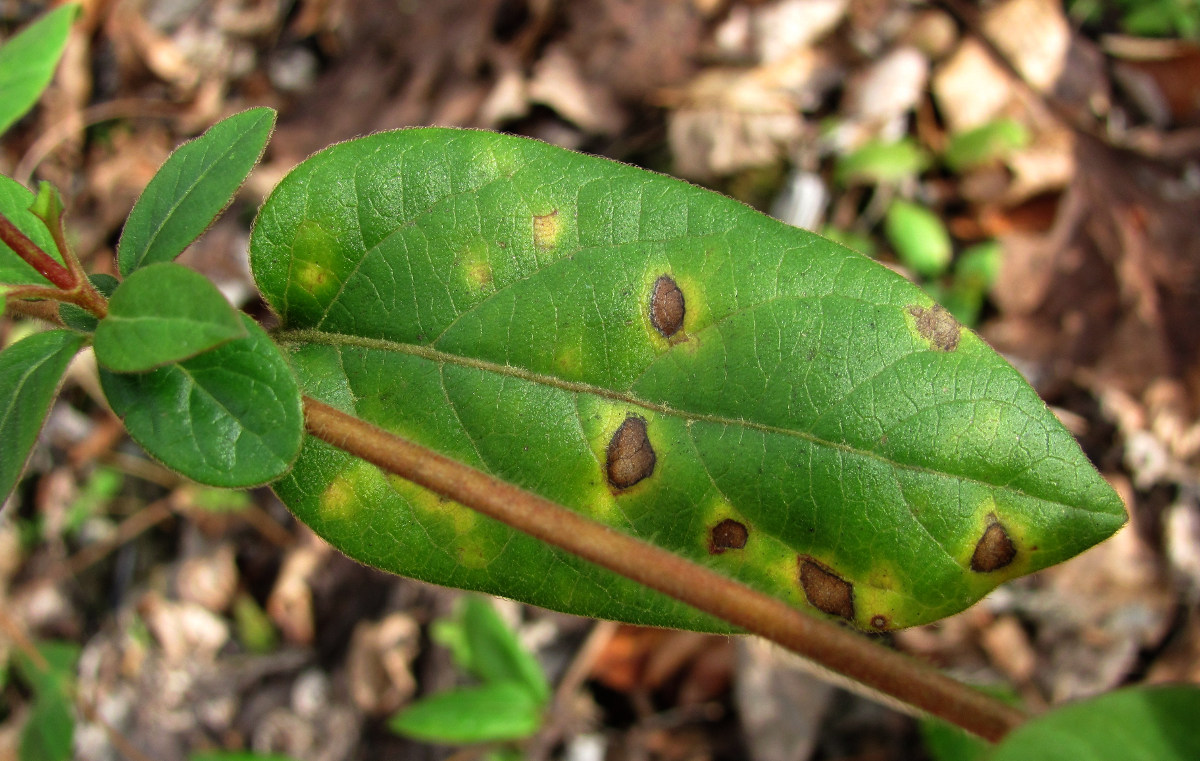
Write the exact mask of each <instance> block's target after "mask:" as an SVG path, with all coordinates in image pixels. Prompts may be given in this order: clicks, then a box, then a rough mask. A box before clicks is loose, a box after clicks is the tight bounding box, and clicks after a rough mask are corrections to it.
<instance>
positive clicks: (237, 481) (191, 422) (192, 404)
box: [100, 315, 304, 487]
mask: <svg viewBox="0 0 1200 761" xmlns="http://www.w3.org/2000/svg"><path fill="white" fill-rule="evenodd" d="M241 319H242V323H243V325H245V327H246V330H247V333H248V335H247V336H246V337H244V338H238V339H235V340H233V341H230V342H229V343H226V344H223V345H221V346H218V347H217V348H215V349H212V350H211V351H206V352H204V353H203V354H199V355H197V356H195V357H192V358H191V359H188V360H185V361H183V362H179V363H177V364H172V365H166V366H164V367H160V368H158V369H156V370H151V371H150V372H148V373H137V374H125V373H114V372H110V371H108V370H105V369H103V368H101V370H100V382H101V384H102V386H103V388H104V394H105V396H107V397H108V402H109V404H111V405H112V408H113V411H114V412H116V413H117V414H118V415H119V416H120V417H121V418H122V419H123V420H124V421H125V427H126V428H127V429H128V430H129V435H130V436H132V437H133V439H134V441H136V442H137V443H138V444H141V446H142V448H143V449H145V450H146V452H147V453H148V454H150V455H151V456H152V457H154V458H156V459H158V460H160V461H161V462H162V463H163V464H165V465H167V466H168V467H170V468H173V469H175V470H177V471H179V472H180V473H182V474H183V475H185V476H187V477H188V478H191V479H193V480H196V481H199V482H200V483H204V484H209V485H210V486H226V487H243V486H254V485H257V484H263V483H266V482H268V481H272V480H274V479H276V478H278V477H279V476H280V475H282V474H283V473H285V472H286V471H287V470H288V468H290V467H291V465H292V462H293V461H294V460H295V459H296V453H297V451H298V450H299V448H300V441H301V438H302V436H303V433H304V420H303V416H302V414H301V411H300V394H299V390H298V389H297V387H296V378H295V376H294V375H293V374H292V371H291V368H289V367H288V364H287V362H286V361H285V360H284V358H283V356H282V355H281V354H280V353H279V350H278V349H277V348H276V347H275V344H274V343H272V341H271V339H270V338H269V337H268V336H267V334H266V333H265V332H264V331H263V329H262V328H260V327H258V325H257V324H255V322H254V321H253V320H251V319H250V318H249V317H246V316H245V315H242V318H241Z"/></svg>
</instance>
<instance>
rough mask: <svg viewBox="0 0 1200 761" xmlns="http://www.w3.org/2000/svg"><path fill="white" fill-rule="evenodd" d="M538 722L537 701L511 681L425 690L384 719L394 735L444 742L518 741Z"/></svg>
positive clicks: (539, 720) (519, 685) (521, 686)
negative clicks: (433, 692)
mask: <svg viewBox="0 0 1200 761" xmlns="http://www.w3.org/2000/svg"><path fill="white" fill-rule="evenodd" d="M541 724H542V706H541V703H540V702H539V701H538V700H537V699H536V698H534V697H533V696H532V695H530V694H529V691H528V689H527V688H526V686H525V685H523V684H518V683H516V682H493V683H491V684H485V685H482V686H480V687H464V688H462V689H458V690H451V691H450V692H442V693H438V694H436V695H431V696H430V697H427V698H425V699H423V700H419V701H417V702H416V703H413V704H412V705H410V706H409V707H407V708H405V709H404V710H403V711H401V712H400V713H398V714H396V715H395V716H393V717H392V718H391V719H389V720H388V728H389V729H391V730H392V731H393V732H395V733H396V734H400V735H404V736H405V737H412V738H414V739H416V740H424V741H426V742H441V743H449V744H460V743H479V742H495V741H500V740H520V739H521V738H524V737H529V736H530V735H532V734H533V733H534V732H536V731H537V730H538V727H540V726H541Z"/></svg>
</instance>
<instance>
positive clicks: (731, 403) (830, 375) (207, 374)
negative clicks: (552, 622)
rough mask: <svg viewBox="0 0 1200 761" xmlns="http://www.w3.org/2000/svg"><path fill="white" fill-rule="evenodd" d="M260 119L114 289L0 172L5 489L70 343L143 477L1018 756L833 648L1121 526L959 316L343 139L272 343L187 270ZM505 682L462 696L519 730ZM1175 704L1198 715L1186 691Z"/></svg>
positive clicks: (277, 202)
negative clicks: (821, 677) (807, 674)
mask: <svg viewBox="0 0 1200 761" xmlns="http://www.w3.org/2000/svg"><path fill="white" fill-rule="evenodd" d="M274 118H275V115H274V112H273V111H271V110H270V109H265V108H257V109H251V110H249V111H245V112H243V113H240V114H236V115H234V116H231V117H229V118H228V119H225V120H223V121H222V122H219V123H218V124H216V125H214V126H213V127H212V128H211V129H210V130H209V131H208V132H206V133H205V134H204V135H203V136H201V137H199V138H197V139H196V140H194V141H191V142H189V143H186V144H184V145H183V146H182V147H180V148H179V149H178V150H176V151H175V153H173V154H172V155H171V157H170V158H169V159H168V160H167V162H166V163H165V164H164V165H163V167H162V168H161V169H160V171H159V172H158V174H157V175H156V176H155V177H154V178H153V179H152V180H151V182H150V184H149V186H148V187H147V189H146V191H145V192H144V193H143V194H142V196H141V197H140V198H139V199H138V201H137V203H136V204H135V206H134V208H133V210H132V211H131V213H130V216H129V220H128V222H127V223H126V225H125V229H124V231H123V233H122V237H121V242H120V246H119V249H118V253H117V263H118V270H119V272H120V274H121V278H120V280H119V281H117V280H114V279H111V278H100V277H96V278H89V277H88V276H87V275H86V273H85V272H84V271H83V268H82V266H81V265H80V263H79V260H78V259H77V257H76V256H75V255H74V253H73V252H72V251H71V249H70V247H69V246H68V244H67V241H68V236H67V235H66V233H65V229H64V221H63V214H62V208H63V207H62V204H61V202H60V201H59V199H58V194H57V192H56V191H55V190H54V189H53V188H51V187H49V186H48V185H45V184H43V185H42V186H41V188H40V189H39V191H38V193H37V194H36V195H35V194H34V193H32V192H30V191H29V190H27V189H26V188H24V187H22V186H21V185H19V184H18V183H16V182H14V181H13V180H11V179H7V178H0V241H2V242H3V244H4V245H3V246H0V282H3V283H6V284H7V290H6V293H5V298H6V309H7V310H11V311H12V312H13V313H17V314H26V315H30V316H37V317H40V318H42V319H44V320H46V321H48V322H51V323H55V324H56V327H54V328H53V329H50V330H47V331H45V332H42V333H37V334H34V335H31V336H29V337H27V338H24V339H22V340H21V341H18V342H17V343H15V344H13V345H11V346H9V347H8V348H6V349H4V351H3V352H0V440H3V441H5V442H6V446H5V447H4V448H3V449H2V450H0V496H3V497H7V495H8V494H9V493H10V492H11V491H12V489H13V487H14V486H15V484H16V482H17V479H18V478H19V476H20V472H21V470H22V469H23V466H24V463H25V460H26V459H27V457H28V455H29V452H30V450H31V449H32V447H33V445H34V442H35V440H36V438H37V434H38V431H39V429H40V428H41V425H42V422H43V420H44V419H45V416H46V414H47V412H48V410H49V407H50V404H51V403H52V401H53V399H54V396H55V393H56V391H57V387H58V385H59V383H60V382H61V379H62V376H63V373H64V371H65V368H66V365H67V363H68V362H69V361H70V359H71V358H72V357H73V356H74V355H75V354H77V353H78V352H79V351H81V350H83V349H84V348H85V347H90V348H91V349H92V350H93V351H94V353H95V356H96V359H97V362H98V363H99V366H100V370H99V372H100V380H101V384H102V387H103V390H104V393H105V396H106V398H107V400H108V402H109V404H110V405H111V407H112V409H113V410H114V411H115V412H116V413H117V414H118V415H119V416H120V417H121V418H122V420H123V421H124V423H125V425H126V428H127V429H128V431H129V433H130V435H131V437H132V438H133V439H134V440H135V441H137V442H138V443H139V444H140V445H141V446H142V447H143V448H144V449H145V450H146V452H147V453H148V454H149V455H150V456H152V457H154V458H155V459H157V460H158V461H160V462H162V463H163V464H164V465H166V466H168V467H170V468H172V469H173V470H176V471H177V472H179V473H180V474H182V475H184V476H186V477H189V478H191V479H194V480H196V481H199V482H201V483H205V484H208V485H212V486H222V487H247V486H254V485H260V484H270V485H271V487H272V488H273V489H274V490H275V491H276V493H278V494H279V496H280V497H281V498H282V499H283V501H284V502H285V503H286V504H287V505H288V507H289V508H290V509H291V510H292V511H293V512H294V513H295V514H296V515H297V516H298V517H299V518H300V519H301V520H302V521H304V522H305V523H307V524H308V525H309V526H311V527H312V528H313V529H314V530H315V531H316V532H317V533H319V534H320V535H322V536H323V537H325V538H326V539H327V540H329V541H330V542H331V543H332V544H334V545H335V546H337V547H338V548H339V549H341V550H342V551H343V552H345V553H347V554H348V555H350V556H352V557H354V558H356V559H358V560H360V561H362V562H365V563H368V564H371V565H374V566H376V567H379V568H383V569H385V570H389V571H392V572H395V573H400V574H403V575H407V576H413V577H416V578H420V579H424V580H427V581H431V582H434V583H438V584H443V585H447V586H453V587H458V588H462V589H472V590H480V591H486V592H491V593H494V594H499V595H503V596H506V597H510V598H513V599H517V600H521V601H524V602H529V603H534V604H537V605H542V606H545V607H549V608H554V609H557V610H562V611H566V612H571V613H576V614H580V615H587V616H593V617H600V618H609V619H614V620H621V621H628V622H633V623H641V624H652V625H659V626H672V627H679V628H690V629H695V630H701V631H723V632H741V631H748V632H753V633H757V634H760V635H763V636H765V637H768V638H770V639H772V640H774V641H776V642H778V643H780V644H782V645H784V646H786V647H789V648H790V649H792V650H794V651H795V652H798V653H800V654H801V655H805V656H807V657H810V658H813V659H815V660H817V661H818V662H819V663H821V664H822V665H824V666H826V667H827V668H831V669H833V670H836V671H839V672H841V673H843V674H845V675H847V676H848V677H850V678H851V679H853V680H856V681H858V682H861V683H862V684H864V685H866V686H867V688H868V689H870V690H874V691H878V692H883V693H887V694H889V695H892V696H893V697H895V698H897V699H899V700H901V701H903V702H906V703H909V704H910V705H912V706H913V707H915V708H916V709H918V710H921V711H925V712H928V713H930V714H933V715H935V716H938V717H941V718H943V719H945V720H947V721H949V722H951V723H954V724H956V725H958V726H960V727H962V728H964V729H966V730H967V731H969V732H972V733H974V734H976V735H979V736H981V737H983V738H986V739H988V740H991V741H1000V740H1002V739H1003V738H1005V736H1007V735H1009V734H1010V733H1013V734H1014V737H1015V736H1016V733H1014V732H1013V730H1015V729H1016V728H1018V727H1020V726H1022V725H1024V724H1025V722H1026V720H1027V717H1026V716H1025V715H1024V714H1023V713H1022V712H1021V711H1019V710H1017V709H1014V708H1012V707H1010V706H1008V705H1006V704H1004V703H1003V702H1001V701H998V700H996V699H994V698H992V697H990V696H988V695H986V694H984V693H981V692H978V691H975V690H972V689H970V688H968V687H966V686H965V685H962V684H960V683H958V682H955V681H954V680H951V679H949V678H948V677H946V676H944V675H942V674H940V673H938V672H936V671H935V670H933V669H931V668H929V667H926V666H923V665H920V664H918V663H917V662H915V661H913V660H911V659H909V658H907V657H905V656H902V655H900V654H898V653H895V652H892V651H889V650H887V649H885V648H882V647H880V646H879V645H877V644H875V643H873V642H872V641H870V640H868V639H866V638H863V637H860V636H858V635H857V634H855V633H853V632H852V631H850V629H851V628H853V629H860V630H865V631H885V630H889V629H895V628H900V627H906V626H913V625H917V624H921V623H926V622H930V621H934V620H937V619H939V618H942V617H944V616H947V615H950V614H952V613H955V612H957V611H960V610H962V609H964V608H966V607H967V606H969V605H971V604H972V603H974V602H975V601H977V600H978V599H980V598H981V597H982V596H983V595H985V594H987V592H989V591H990V590H991V589H993V588H995V587H996V586H997V585H998V584H1000V583H1002V582H1004V581H1006V580H1009V579H1012V578H1015V577H1017V576H1020V575H1024V574H1027V573H1030V572H1033V571H1035V570H1038V569H1041V568H1044V567H1046V566H1049V565H1052V564H1054V563H1058V562H1061V561H1063V560H1065V559H1067V558H1069V557H1071V556H1073V555H1075V554H1077V553H1079V552H1081V551H1083V550H1084V549H1086V548H1088V547H1090V546H1092V545H1093V544H1095V543H1097V542H1099V541H1101V540H1103V539H1105V538H1106V537H1108V536H1109V535H1111V534H1112V533H1113V532H1114V531H1116V530H1117V529H1118V528H1119V527H1120V526H1121V525H1122V524H1123V523H1124V522H1125V520H1126V516H1125V511H1124V508H1123V505H1122V503H1121V500H1120V498H1119V497H1118V496H1117V495H1116V493H1115V492H1114V491H1113V489H1112V488H1111V487H1110V486H1109V485H1108V484H1107V483H1106V482H1105V481H1104V479H1103V478H1101V477H1100V475H1099V474H1098V473H1097V472H1096V471H1095V469H1094V468H1093V467H1092V466H1091V464H1090V463H1089V462H1088V460H1087V458H1086V457H1085V456H1084V454H1083V452H1082V451H1081V450H1080V448H1079V446H1078V444H1077V443H1076V442H1075V440H1074V439H1073V437H1072V436H1071V435H1070V434H1069V433H1068V432H1067V431H1066V429H1065V428H1063V426H1062V425H1061V424H1060V423H1059V422H1058V421H1057V419H1056V418H1055V417H1054V415H1053V414H1052V413H1051V412H1050V411H1049V410H1048V409H1047V408H1046V407H1045V405H1044V404H1043V403H1042V402H1041V400H1040V399H1039V398H1038V397H1037V395H1036V393H1035V392H1034V391H1033V389H1032V388H1030V387H1029V385H1028V384H1027V383H1026V382H1025V381H1024V380H1023V379H1022V377H1021V376H1020V374H1019V373H1018V372H1017V371H1016V370H1015V369H1013V368H1012V367H1011V366H1010V365H1009V364H1008V363H1007V362H1006V361H1004V360H1003V359H1002V358H1001V357H1000V356H999V355H998V354H996V353H995V352H994V351H993V350H992V349H990V348H989V347H988V346H987V345H986V344H985V343H984V342H983V341H982V340H981V339H979V338H978V337H977V336H976V335H975V334H974V333H972V332H971V331H970V330H968V329H966V328H965V327H963V326H962V325H961V324H960V323H959V322H958V321H957V320H956V319H955V318H954V317H953V316H952V315H951V314H950V312H949V311H947V310H946V309H945V308H944V307H942V306H941V305H939V304H937V303H935V302H934V301H933V300H931V299H930V298H929V297H928V296H927V295H926V294H925V293H924V292H922V291H921V290H920V289H918V288H917V287H916V286H915V285H913V284H912V283H910V282H908V281H906V280H905V279H903V278H902V277H900V276H899V275H897V274H895V273H893V272H891V271H889V270H887V269H886V268H884V267H882V266H880V265H879V264H877V263H875V262H872V261H870V260H869V259H867V258H865V257H863V256H861V255H860V254H857V253H854V252H852V251H849V250H847V249H845V248H842V247H841V246H838V245H837V244H835V243H832V242H830V241H828V240H825V239H823V238H821V237H819V236H816V235H814V234H812V233H808V232H805V231H802V230H797V229H795V228H791V227H788V226H785V225H783V224H782V223H779V222H777V221H775V220H771V219H769V218H767V217H765V216H763V215H760V214H758V213H757V212H754V211H753V210H751V209H749V208H747V207H744V206H742V205H741V204H739V203H737V202H735V201H732V200H730V199H727V198H724V197H722V196H719V195H717V194H715V193H712V192H709V191H705V190H702V189H699V188H695V187H693V186H690V185H687V184H685V183H682V182H679V181H677V180H674V179H671V178H668V177H664V176H661V175H656V174H653V173H650V172H646V171H644V170H640V169H636V168H633V167H629V166H624V165H621V164H617V163H615V162H611V161H607V160H604V159H600V158H595V157H588V156H583V155H580V154H576V153H573V152H570V151H566V150H563V149H560V148H556V147H553V146H549V145H546V144H543V143H540V142H538V141H535V140H530V139H526V138H519V137H512V136H505V135H499V134H492V133H487V132H479V131H470V130H455V129H435V128H423V129H408V130H400V131H396V132H387V133H381V134H377V135H372V136H369V137H365V138H360V139H357V140H351V141H348V142H345V143H341V144H339V145H336V146H333V147H331V148H328V149H326V150H324V151H321V152H320V153H318V154H316V155H314V156H313V157H311V158H310V159H308V160H306V161H305V162H303V163H302V164H301V165H300V166H298V167H297V168H296V169H294V170H293V171H292V172H291V173H290V174H289V175H288V176H287V177H286V178H285V179H284V180H283V181H281V182H280V184H279V185H278V187H277V188H276V189H275V190H274V191H273V192H272V194H271V196H270V198H268V200H267V201H266V202H265V203H264V204H263V207H262V209H261V210H260V211H259V214H258V217H257V220H256V222H255V225H254V230H253V233H252V237H251V245H250V260H251V267H252V270H253V274H254V277H255V280H256V282H257V284H258V286H259V288H260V290H261V293H262V296H263V298H264V299H265V300H266V302H267V303H268V304H269V305H270V307H271V308H272V309H273V310H274V312H275V313H276V314H277V315H278V316H279V318H280V321H281V327H280V329H279V330H278V331H276V332H275V333H274V334H268V333H267V332H266V331H264V330H263V329H262V328H261V327H259V326H258V325H257V324H256V323H255V322H254V321H253V320H251V319H250V318H249V317H248V316H246V315H244V314H241V313H239V312H237V311H236V310H234V309H233V307H231V306H230V305H229V304H228V303H227V302H225V301H224V299H223V298H222V297H221V296H220V294H219V293H217V291H216V290H215V287H214V286H213V285H212V284H211V283H209V282H208V281H207V280H205V279H204V278H202V277H199V276H198V275H196V273H193V272H191V271H189V270H187V269H185V268H183V267H181V266H180V265H177V264H175V263H173V261H172V260H173V259H174V258H175V257H176V256H178V255H179V254H180V253H181V252H182V251H183V250H184V248H186V247H187V246H188V245H190V243H191V242H192V240H194V239H195V237H196V236H198V235H199V234H201V233H202V232H203V231H204V230H205V229H206V228H207V227H208V226H209V225H210V224H211V223H212V221H213V220H214V219H215V218H216V216H217V215H218V214H220V213H221V211H222V210H223V209H224V208H225V207H226V206H227V205H228V204H229V202H230V201H231V199H232V197H233V195H234V193H235V192H236V190H237V188H238V187H239V186H240V185H241V183H242V182H243V180H244V179H245V177H246V176H247V175H248V174H249V172H250V171H251V169H252V168H253V166H254V165H255V164H256V163H257V161H258V159H259V157H260V156H261V155H262V151H263V149H264V147H265V145H266V142H267V140H268V138H269V136H270V133H271V130H272V127H273V124H274ZM168 295H169V297H167V298H165V297H164V296H168ZM48 304H49V305H52V304H59V305H60V306H59V308H58V310H57V311H53V310H49V309H47V308H46V307H47V305H48ZM468 610H470V609H469V608H468ZM473 648H474V646H473ZM475 652H476V651H475V650H474V649H472V653H475ZM472 657H477V656H474V655H473V656H472ZM472 662H473V663H475V664H476V665H477V666H478V667H479V668H483V666H482V664H483V663H484V662H485V661H483V660H474V661H472ZM489 662H490V661H489ZM489 668H490V667H489ZM508 673H509V676H511V675H513V674H515V673H516V672H511V671H510V672H508ZM520 673H521V674H523V675H524V676H523V677H522V678H520V679H511V678H507V677H504V678H501V679H499V680H498V681H494V682H487V683H485V685H484V687H483V688H480V689H486V688H488V687H489V685H490V686H491V687H492V688H494V689H501V688H500V686H499V685H507V686H506V687H503V689H504V690H508V691H509V692H510V693H512V694H510V695H507V698H508V699H510V701H511V702H518V700H519V699H518V698H517V697H516V690H518V689H520V690H524V693H523V694H524V695H525V697H526V698H528V700H526V702H527V703H529V704H530V706H533V705H534V704H535V703H536V702H537V701H536V700H535V695H534V692H532V691H531V690H533V687H534V682H533V681H529V680H530V679H533V672H530V671H529V670H528V668H525V670H523V671H521V672H520ZM538 673H539V674H540V672H538ZM539 684H542V685H544V680H543V681H542V682H539ZM541 689H542V687H538V690H541ZM539 694H540V693H539ZM1139 694H1141V693H1139ZM1156 694H1157V693H1156ZM1162 694H1166V695H1167V697H1166V698H1163V700H1165V701H1166V702H1167V703H1169V704H1170V706H1172V707H1176V708H1177V707H1179V706H1186V707H1189V708H1190V709H1191V710H1193V712H1194V709H1195V707H1196V704H1197V695H1198V694H1200V693H1198V692H1197V691H1195V690H1180V691H1176V692H1170V693H1162ZM476 696H477V697H478V692H477V693H476ZM495 697H496V696H495V695H491V696H490V697H489V696H487V695H484V696H483V698H481V699H485V698H486V699H487V700H491V701H493V702H494V700H495ZM543 699H544V698H543ZM460 707H461V706H460ZM527 715H531V714H527ZM1053 716H1054V714H1051V715H1050V716H1048V717H1046V718H1045V719H1043V720H1044V721H1053V718H1052V717H1053ZM410 720H411V716H410ZM1029 726H1031V727H1032V726H1035V724H1030V725H1029ZM1153 729H1154V728H1153V727H1149V726H1139V727H1138V728H1137V730H1136V731H1137V732H1142V733H1147V732H1152V731H1153ZM1131 731H1133V730H1131ZM1139 736H1140V735H1139ZM1132 742H1135V743H1136V742H1140V740H1138V739H1137V738H1136V737H1135V739H1134V740H1133V741H1132ZM1006 745H1007V743H1006ZM1003 747H1005V746H1000V749H999V750H997V751H996V752H1002V750H1003ZM1183 757H1184V756H1180V758H1183Z"/></svg>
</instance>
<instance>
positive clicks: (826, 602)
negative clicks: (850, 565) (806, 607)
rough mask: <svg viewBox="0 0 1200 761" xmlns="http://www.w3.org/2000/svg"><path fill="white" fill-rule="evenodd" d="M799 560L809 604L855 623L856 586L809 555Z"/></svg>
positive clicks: (802, 585)
mask: <svg viewBox="0 0 1200 761" xmlns="http://www.w3.org/2000/svg"><path fill="white" fill-rule="evenodd" d="M799 560H800V586H801V587H802V588H803V589H804V596H805V597H806V598H808V602H809V604H811V605H812V606H813V607H814V608H816V609H817V610H821V611H824V612H826V613H829V614H831V615H834V616H839V617H841V618H844V619H846V620H847V621H853V620H854V585H853V584H851V583H850V582H848V581H846V580H845V579H843V578H842V577H841V576H838V575H837V574H836V573H834V572H833V571H832V570H831V569H830V568H828V567H827V566H825V565H823V564H821V563H818V562H817V561H816V560H813V559H812V558H811V557H809V556H807V555H800V556H799Z"/></svg>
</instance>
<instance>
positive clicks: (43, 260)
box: [0, 214, 79, 291]
mask: <svg viewBox="0 0 1200 761" xmlns="http://www.w3.org/2000/svg"><path fill="white" fill-rule="evenodd" d="M0 241H4V243H5V245H7V246H8V247H9V248H11V249H12V250H13V251H16V252H17V256H19V257H21V258H22V259H24V260H25V261H27V262H29V264H30V266H32V267H33V268H34V269H35V270H37V271H38V273H40V274H41V275H42V276H43V277H44V278H46V279H47V280H49V281H50V282H51V283H54V284H55V285H56V286H58V287H59V288H60V289H61V290H64V291H70V290H73V289H74V288H75V287H76V286H77V285H79V282H78V281H77V280H76V279H75V276H74V275H73V274H72V273H71V271H70V270H68V269H67V268H66V267H64V266H63V265H61V264H59V263H58V262H56V261H54V259H53V258H52V257H51V256H50V255H49V254H47V253H46V252H45V251H43V250H42V249H41V248H40V247H39V246H38V244H36V243H34V242H33V241H32V240H30V239H29V237H28V236H27V235H25V233H23V232H21V231H20V230H19V229H17V226H16V225H14V224H13V223H12V222H10V221H9V219H8V217H6V216H4V215H3V214H0Z"/></svg>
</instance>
